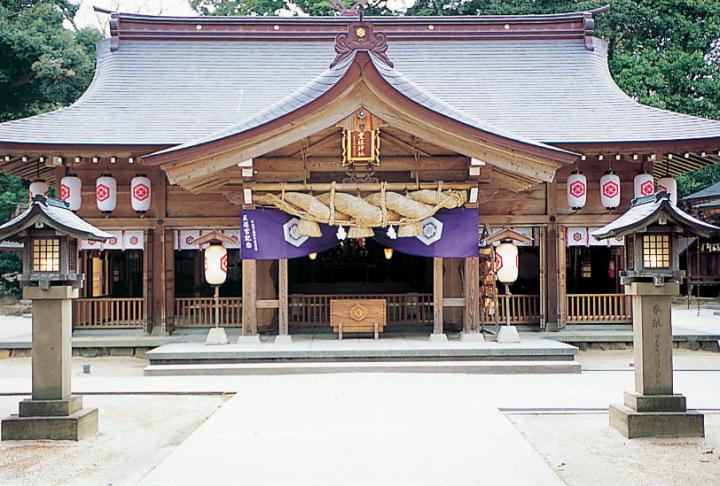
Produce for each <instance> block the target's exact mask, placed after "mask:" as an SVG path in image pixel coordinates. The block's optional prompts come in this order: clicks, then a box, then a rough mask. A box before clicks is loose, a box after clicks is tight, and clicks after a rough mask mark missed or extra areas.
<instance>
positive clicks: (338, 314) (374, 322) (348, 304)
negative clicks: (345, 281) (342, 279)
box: [330, 299, 387, 339]
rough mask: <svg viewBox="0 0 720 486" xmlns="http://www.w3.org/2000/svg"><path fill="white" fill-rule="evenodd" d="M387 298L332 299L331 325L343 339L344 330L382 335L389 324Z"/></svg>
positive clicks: (376, 337) (376, 336) (377, 336)
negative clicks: (386, 309)
mask: <svg viewBox="0 0 720 486" xmlns="http://www.w3.org/2000/svg"><path fill="white" fill-rule="evenodd" d="M386 305H387V304H386V301H385V299H362V300H361V299H358V300H354V299H333V300H330V326H331V327H332V329H333V332H336V333H338V337H339V339H342V336H343V332H371V333H373V335H374V336H375V339H378V338H379V337H380V333H381V332H383V329H384V328H385V325H386V324H387V316H386V311H385V308H386Z"/></svg>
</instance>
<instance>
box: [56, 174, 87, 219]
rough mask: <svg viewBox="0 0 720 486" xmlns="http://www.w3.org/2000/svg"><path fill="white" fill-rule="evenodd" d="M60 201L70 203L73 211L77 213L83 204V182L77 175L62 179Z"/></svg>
mask: <svg viewBox="0 0 720 486" xmlns="http://www.w3.org/2000/svg"><path fill="white" fill-rule="evenodd" d="M60 199H61V200H63V201H65V202H66V203H68V205H69V208H70V210H71V211H77V210H78V209H80V205H81V204H82V180H81V179H80V178H79V177H78V176H75V175H69V176H65V177H63V178H62V179H60Z"/></svg>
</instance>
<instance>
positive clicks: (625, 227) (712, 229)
mask: <svg viewBox="0 0 720 486" xmlns="http://www.w3.org/2000/svg"><path fill="white" fill-rule="evenodd" d="M662 220H664V221H666V222H667V223H672V224H674V225H675V226H676V227H679V228H682V233H683V234H684V235H685V236H700V237H703V238H708V237H710V236H712V235H714V234H717V233H720V228H719V227H717V226H713V225H711V224H708V223H705V222H703V221H700V220H699V219H697V218H694V217H692V216H690V215H689V214H687V213H686V212H685V211H683V210H681V209H680V208H678V207H677V206H675V205H673V204H672V203H671V202H670V196H669V195H668V193H667V192H665V191H660V192H657V193H656V194H652V195H650V196H646V197H641V198H636V199H633V202H632V206H631V207H630V209H629V210H628V211H627V212H626V213H625V214H623V215H622V216H620V217H619V218H617V219H616V220H615V221H613V222H612V223H609V224H607V225H606V226H604V227H602V228H600V229H598V230H595V231H593V232H592V235H593V236H594V237H595V238H597V239H598V240H605V239H608V238H613V237H620V236H625V235H627V234H631V233H637V232H642V231H644V230H645V229H646V228H647V227H648V226H650V225H652V224H655V223H658V222H661V221H662ZM661 224H662V223H661Z"/></svg>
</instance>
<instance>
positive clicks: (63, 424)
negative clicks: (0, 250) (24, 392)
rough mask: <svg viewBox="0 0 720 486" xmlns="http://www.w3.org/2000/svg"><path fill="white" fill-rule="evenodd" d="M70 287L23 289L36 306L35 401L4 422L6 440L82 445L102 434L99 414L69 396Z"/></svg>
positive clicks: (24, 403)
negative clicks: (45, 441)
mask: <svg viewBox="0 0 720 486" xmlns="http://www.w3.org/2000/svg"><path fill="white" fill-rule="evenodd" d="M77 294H78V290H77V289H75V288H72V287H70V286H66V285H64V286H54V287H50V288H48V289H45V290H44V289H41V288H39V287H25V288H24V289H23V297H24V298H25V299H30V300H32V398H31V399H28V400H23V401H21V402H20V408H19V413H18V414H17V415H11V416H10V417H7V418H5V419H3V420H2V426H1V427H2V432H1V433H0V437H1V438H2V440H40V439H45V440H80V439H83V438H84V437H87V436H90V435H93V434H96V433H97V431H98V410H97V409H96V408H83V405H82V397H81V396H75V395H72V393H71V391H70V379H71V373H70V364H71V361H72V299H74V298H75V297H77Z"/></svg>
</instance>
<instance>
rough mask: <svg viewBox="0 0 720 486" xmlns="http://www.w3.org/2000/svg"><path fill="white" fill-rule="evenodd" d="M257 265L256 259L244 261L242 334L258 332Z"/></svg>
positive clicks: (253, 334)
mask: <svg viewBox="0 0 720 486" xmlns="http://www.w3.org/2000/svg"><path fill="white" fill-rule="evenodd" d="M256 302H257V266H256V264H255V260H245V259H243V261H242V335H243V336H255V335H256V334H257V310H256Z"/></svg>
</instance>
